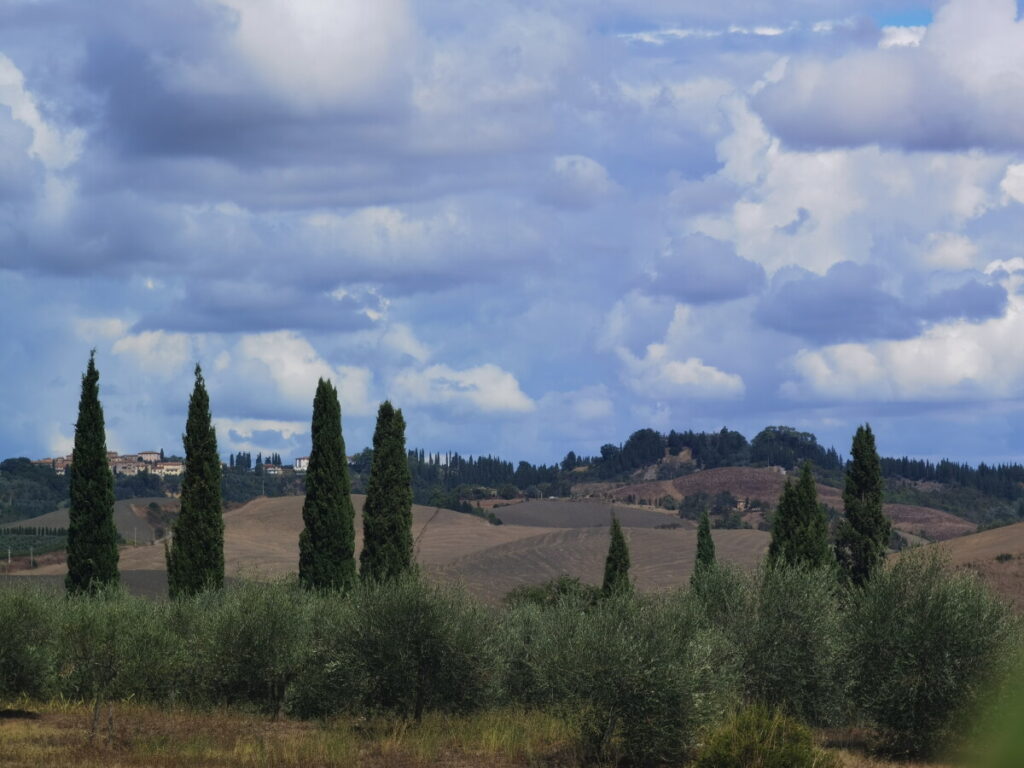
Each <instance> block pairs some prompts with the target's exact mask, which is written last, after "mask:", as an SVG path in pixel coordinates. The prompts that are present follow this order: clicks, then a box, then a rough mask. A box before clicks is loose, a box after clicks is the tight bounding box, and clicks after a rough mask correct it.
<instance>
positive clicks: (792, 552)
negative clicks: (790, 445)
mask: <svg viewBox="0 0 1024 768" xmlns="http://www.w3.org/2000/svg"><path fill="white" fill-rule="evenodd" d="M768 561H769V562H770V563H772V564H778V563H784V564H786V565H806V566H810V567H812V568H817V567H820V566H823V565H826V564H828V563H829V562H830V553H829V547H828V525H827V523H826V515H825V510H824V509H823V508H822V506H821V505H820V504H819V503H818V489H817V486H816V485H815V483H814V473H813V471H812V470H811V462H809V461H805V462H804V464H803V467H802V468H801V470H800V479H799V480H797V482H796V483H793V482H791V481H790V480H786V485H785V488H783V491H782V498H781V499H779V505H778V508H777V509H776V512H775V520H774V521H773V523H772V541H771V544H770V545H769V547H768Z"/></svg>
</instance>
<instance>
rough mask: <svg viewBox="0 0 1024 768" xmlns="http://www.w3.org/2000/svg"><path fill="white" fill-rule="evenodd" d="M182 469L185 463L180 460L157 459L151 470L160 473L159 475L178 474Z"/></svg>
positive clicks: (183, 469)
mask: <svg viewBox="0 0 1024 768" xmlns="http://www.w3.org/2000/svg"><path fill="white" fill-rule="evenodd" d="M184 471H185V465H184V464H182V463H181V462H180V461H159V462H157V465H156V468H155V469H154V470H153V472H154V473H156V474H158V475H160V477H168V476H170V475H180V474H181V473H183V472H184Z"/></svg>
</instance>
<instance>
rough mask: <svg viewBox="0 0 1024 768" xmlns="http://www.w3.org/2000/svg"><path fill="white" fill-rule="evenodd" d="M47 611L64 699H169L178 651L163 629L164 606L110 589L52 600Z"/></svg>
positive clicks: (116, 589) (170, 635)
mask: <svg viewBox="0 0 1024 768" xmlns="http://www.w3.org/2000/svg"><path fill="white" fill-rule="evenodd" d="M52 608H53V610H54V611H55V612H56V613H57V615H58V623H59V631H58V634H57V642H58V647H57V656H58V658H59V659H60V665H61V666H60V670H61V671H60V678H59V688H60V692H61V693H62V694H63V695H65V696H67V697H69V698H72V699H83V700H90V699H91V700H94V701H97V702H99V701H105V700H110V699H119V698H127V697H137V698H141V699H147V700H152V701H160V700H164V699H167V698H169V697H170V696H171V695H173V691H174V690H175V686H176V685H177V684H179V680H178V679H177V678H176V675H175V674H174V671H175V670H176V664H177V662H178V661H179V660H180V656H179V651H180V649H179V647H178V644H177V642H176V639H175V637H174V634H173V633H172V632H170V631H168V630H169V627H168V622H167V621H166V615H165V612H166V605H162V604H157V603H153V602H151V601H149V600H144V599H140V598H133V597H129V596H127V595H126V594H124V592H123V591H122V590H121V589H120V588H118V587H111V588H108V589H106V590H104V591H102V592H99V593H98V594H96V595H79V596H75V597H69V598H66V599H65V598H62V597H57V596H54V597H53V603H52Z"/></svg>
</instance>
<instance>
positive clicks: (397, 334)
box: [381, 323, 430, 363]
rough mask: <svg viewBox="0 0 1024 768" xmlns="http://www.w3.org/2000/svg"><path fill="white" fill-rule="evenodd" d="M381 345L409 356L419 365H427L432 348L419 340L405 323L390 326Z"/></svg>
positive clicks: (382, 338) (383, 336) (382, 337)
mask: <svg viewBox="0 0 1024 768" xmlns="http://www.w3.org/2000/svg"><path fill="white" fill-rule="evenodd" d="M381 344H382V345H383V346H385V347H387V348H388V349H391V350H394V351H395V352H398V353H400V354H403V355H408V356H409V357H411V358H412V359H413V360H415V361H416V362H418V363H425V362H426V361H427V360H429V359H430V347H428V346H427V345H426V344H424V343H423V342H422V341H420V340H419V339H417V338H416V334H415V333H413V330H412V328H410V327H409V326H408V325H405V324H404V323H393V324H391V325H389V326H388V327H387V329H386V330H385V331H384V334H383V335H382V336H381Z"/></svg>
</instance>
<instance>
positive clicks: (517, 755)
mask: <svg viewBox="0 0 1024 768" xmlns="http://www.w3.org/2000/svg"><path fill="white" fill-rule="evenodd" d="M113 714H114V720H113V730H112V731H111V732H109V733H108V731H107V729H106V725H105V722H106V719H105V717H104V726H103V728H102V729H101V732H100V733H99V734H98V735H97V736H96V737H95V738H93V737H91V736H90V732H89V725H90V719H91V707H90V706H88V705H86V704H77V703H67V702H51V703H49V704H33V703H27V702H19V703H18V705H17V706H16V707H14V708H12V709H8V710H0V765H3V766H4V767H5V768H37V766H43V765H52V766H76V767H78V768H177V766H182V765H188V766H190V767H191V768H271V767H273V768H330V767H333V766H338V767H339V768H340V767H341V766H366V767H367V768H384V767H385V766H401V767H402V768H419V767H420V766H424V767H425V766H447V767H448V768H527V767H529V766H569V765H578V764H579V755H578V753H577V751H576V746H575V736H574V733H573V732H572V729H571V728H570V727H569V726H568V725H566V723H565V722H563V721H562V720H559V719H558V718H556V717H553V716H551V715H548V714H545V713H542V712H536V711H533V712H526V711H522V710H517V709H503V710H493V711H488V712H482V713H478V714H475V715H467V716H449V715H440V714H428V715H427V716H425V717H424V719H423V721H422V722H420V723H415V722H410V721H396V720H384V719H380V720H364V719H354V718H339V719H335V720H331V721H328V722H323V723H320V722H297V721H292V720H277V721H271V720H267V719H266V718H264V717H259V716H255V715H247V714H244V713H239V712H236V711H227V710H214V711H191V710H183V709H159V708H156V707H151V706H141V705H137V704H131V703H119V704H116V705H114V709H113ZM824 742H825V744H826V746H828V745H830V744H836V743H837V744H839V745H840V746H838V747H835V746H833V747H831V748H830V749H829V751H830V752H831V753H832V754H834V755H835V756H836V757H837V758H838V760H839V765H840V766H842V768H948V766H946V765H945V764H939V763H919V762H892V761H888V760H885V759H883V758H877V757H871V756H869V755H867V754H866V753H865V751H864V749H863V746H862V745H860V744H858V743H856V742H857V740H856V739H852V740H850V739H834V738H833V739H830V738H828V737H826V738H825V739H824ZM847 742H852V743H847Z"/></svg>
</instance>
